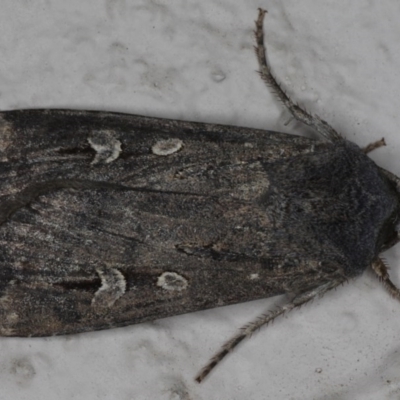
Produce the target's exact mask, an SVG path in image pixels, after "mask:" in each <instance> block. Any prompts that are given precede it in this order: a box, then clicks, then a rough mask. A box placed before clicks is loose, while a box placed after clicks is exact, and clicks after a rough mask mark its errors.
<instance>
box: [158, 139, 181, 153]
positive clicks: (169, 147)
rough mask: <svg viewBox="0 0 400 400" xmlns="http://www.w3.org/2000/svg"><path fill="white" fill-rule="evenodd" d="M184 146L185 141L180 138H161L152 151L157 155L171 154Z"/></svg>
mask: <svg viewBox="0 0 400 400" xmlns="http://www.w3.org/2000/svg"><path fill="white" fill-rule="evenodd" d="M182 147H183V142H182V140H180V139H167V140H159V141H158V142H157V143H156V144H155V145H154V146H153V147H152V148H151V151H152V152H153V154H155V155H157V156H169V155H170V154H174V153H176V152H177V151H179V150H180V149H181V148H182Z"/></svg>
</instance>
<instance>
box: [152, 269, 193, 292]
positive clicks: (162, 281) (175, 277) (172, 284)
mask: <svg viewBox="0 0 400 400" xmlns="http://www.w3.org/2000/svg"><path fill="white" fill-rule="evenodd" d="M157 286H159V287H160V288H162V289H164V290H169V291H178V292H180V291H181V290H184V289H186V288H187V287H188V281H187V279H185V278H184V277H183V276H182V275H179V274H177V273H176V272H164V273H162V274H161V275H160V276H159V277H158V279H157Z"/></svg>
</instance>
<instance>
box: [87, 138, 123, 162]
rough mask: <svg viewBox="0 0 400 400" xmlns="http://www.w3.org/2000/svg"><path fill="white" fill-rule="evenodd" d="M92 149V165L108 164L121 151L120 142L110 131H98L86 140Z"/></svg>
mask: <svg viewBox="0 0 400 400" xmlns="http://www.w3.org/2000/svg"><path fill="white" fill-rule="evenodd" d="M88 142H89V144H90V146H91V147H92V149H93V150H94V151H95V152H96V155H95V156H94V159H93V161H92V164H98V163H105V164H109V163H111V162H113V161H114V160H116V159H117V158H118V157H119V155H120V153H121V151H122V149H121V142H120V141H119V140H117V139H116V138H115V137H114V134H113V132H112V131H99V132H96V134H95V135H93V136H91V137H89V138H88Z"/></svg>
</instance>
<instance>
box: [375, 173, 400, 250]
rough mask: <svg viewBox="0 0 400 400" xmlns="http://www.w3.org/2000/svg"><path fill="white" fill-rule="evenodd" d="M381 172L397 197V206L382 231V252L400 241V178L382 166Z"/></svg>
mask: <svg viewBox="0 0 400 400" xmlns="http://www.w3.org/2000/svg"><path fill="white" fill-rule="evenodd" d="M380 172H381V173H382V174H383V175H384V177H385V178H386V179H387V181H388V183H389V185H390V187H391V189H392V190H393V191H394V192H395V195H396V197H397V207H396V208H395V209H394V210H393V212H392V215H391V216H390V218H389V219H388V220H387V221H386V224H385V225H384V227H383V229H382V231H381V235H380V236H381V248H380V250H379V251H380V252H382V251H385V250H387V249H389V248H390V247H392V246H394V245H395V244H396V243H398V242H399V241H400V178H399V177H397V176H396V175H394V174H392V173H391V172H389V171H386V170H384V169H382V168H380Z"/></svg>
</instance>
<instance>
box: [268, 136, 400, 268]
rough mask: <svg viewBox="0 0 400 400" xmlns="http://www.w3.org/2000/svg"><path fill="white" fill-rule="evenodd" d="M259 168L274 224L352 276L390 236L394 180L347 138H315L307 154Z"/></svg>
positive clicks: (393, 217)
mask: <svg viewBox="0 0 400 400" xmlns="http://www.w3.org/2000/svg"><path fill="white" fill-rule="evenodd" d="M264 168H265V169H266V171H267V173H268V176H269V178H270V180H271V186H270V188H269V189H268V190H267V192H266V193H265V195H264V196H263V198H262V202H263V203H264V205H265V206H266V209H267V213H268V214H269V215H270V216H271V218H272V219H273V220H274V221H275V224H276V227H277V229H282V230H286V231H290V232H293V235H291V238H292V243H294V244H293V247H295V248H296V249H301V250H300V251H302V250H304V251H305V252H307V253H308V254H309V252H310V251H311V252H313V251H314V252H316V253H317V254H315V256H316V257H317V258H318V256H319V258H325V259H326V258H327V255H329V257H331V258H332V261H333V262H337V263H341V264H342V265H343V268H344V270H345V274H346V275H347V276H353V275H356V274H358V273H360V272H362V271H363V270H364V269H365V268H367V267H368V266H369V265H370V264H371V262H372V261H373V259H374V258H375V257H376V256H377V255H378V253H379V252H380V251H381V249H382V247H383V246H384V245H385V243H387V242H389V241H390V240H391V239H392V236H393V234H394V230H395V227H394V224H395V221H396V219H397V214H398V209H399V205H398V196H397V194H396V191H395V190H394V185H393V184H392V183H391V182H390V181H389V180H388V179H387V178H386V177H385V176H384V175H383V174H382V173H381V171H380V169H379V168H378V167H377V166H376V164H375V163H374V162H373V161H371V160H370V159H369V158H368V156H367V155H365V154H364V153H363V151H362V150H361V149H360V148H359V147H358V146H356V145H354V144H353V143H350V142H348V141H345V140H343V141H338V142H334V143H320V144H317V145H316V146H315V150H314V152H312V153H309V154H303V155H301V156H300V157H293V158H292V159H290V160H284V161H277V162H272V163H265V164H264ZM295 232H297V233H296V234H294V233H295ZM299 232H303V235H299ZM322 253H323V254H322ZM322 255H323V257H321V256H322ZM301 256H304V255H301Z"/></svg>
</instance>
